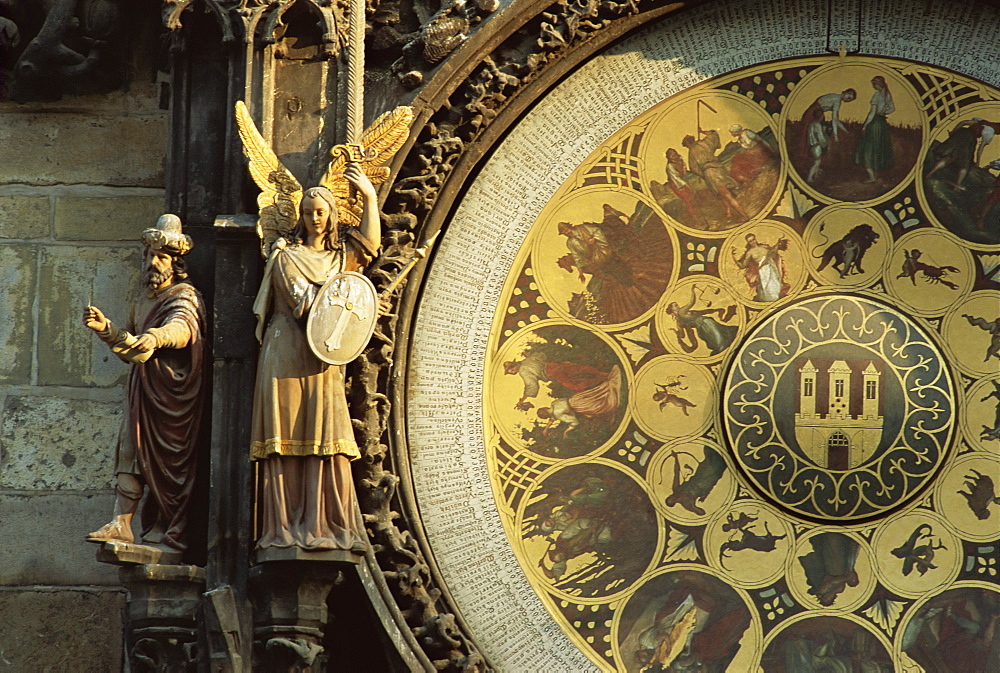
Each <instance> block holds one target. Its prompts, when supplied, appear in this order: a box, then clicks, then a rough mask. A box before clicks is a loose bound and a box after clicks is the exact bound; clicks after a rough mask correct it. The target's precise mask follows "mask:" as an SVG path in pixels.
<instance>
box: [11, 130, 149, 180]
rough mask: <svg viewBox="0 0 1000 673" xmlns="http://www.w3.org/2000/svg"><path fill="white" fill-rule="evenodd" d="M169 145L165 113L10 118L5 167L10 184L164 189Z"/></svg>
mask: <svg viewBox="0 0 1000 673" xmlns="http://www.w3.org/2000/svg"><path fill="white" fill-rule="evenodd" d="M166 144H167V118H166V113H158V114H147V115H130V116H124V117H121V116H119V117H115V116H94V115H86V114H72V113H66V114H59V115H52V114H5V115H4V119H3V123H2V124H0V166H3V177H4V180H5V181H8V182H21V183H26V184H36V185H37V184H56V183H59V184H74V183H80V184H102V185H115V186H138V187H162V186H163V170H164V168H163V167H164V157H165V156H166ZM26 148H31V149H30V151H25V149H26Z"/></svg>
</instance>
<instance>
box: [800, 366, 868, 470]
mask: <svg viewBox="0 0 1000 673" xmlns="http://www.w3.org/2000/svg"><path fill="white" fill-rule="evenodd" d="M796 369H797V371H798V394H797V395H796V398H795V399H796V405H795V439H796V441H797V442H798V444H799V449H800V450H801V451H802V452H803V453H804V454H805V456H806V458H808V459H809V460H810V461H812V462H813V463H815V464H816V465H818V466H820V467H824V468H827V469H830V470H849V469H853V468H855V467H857V466H859V465H861V464H862V463H864V462H865V461H867V460H868V459H869V458H871V457H872V455H873V454H874V453H875V451H876V450H877V449H878V446H879V443H880V442H881V440H882V425H883V410H882V391H883V384H882V371H881V363H878V362H877V361H876V360H854V359H851V360H847V359H844V360H833V359H826V358H803V359H800V360H798V361H797V362H796Z"/></svg>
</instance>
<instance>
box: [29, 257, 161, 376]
mask: <svg viewBox="0 0 1000 673" xmlns="http://www.w3.org/2000/svg"><path fill="white" fill-rule="evenodd" d="M141 248H142V246H141V245H140V244H139V243H135V244H133V245H132V246H130V247H128V248H102V247H76V246H58V247H57V246H50V247H46V248H43V250H42V256H41V270H40V274H41V279H40V288H41V290H40V294H41V300H40V306H39V337H38V338H39V343H38V349H39V351H38V382H39V383H40V384H41V385H64V386H110V385H114V384H116V383H119V382H121V381H122V380H123V377H124V374H125V371H126V368H127V365H125V364H124V363H123V362H121V361H120V360H118V358H116V357H115V356H113V355H112V354H111V351H110V350H108V347H107V346H106V345H105V344H104V343H102V342H101V341H100V340H99V339H98V338H97V337H96V336H95V335H94V334H93V333H91V332H90V330H88V329H87V328H86V327H84V326H83V322H82V318H81V316H82V313H83V307H84V306H86V304H87V302H88V301H90V302H91V303H93V304H94V305H95V306H97V307H98V308H100V309H101V310H102V311H104V313H105V315H107V316H108V318H110V319H111V320H112V322H114V323H115V324H118V325H122V326H124V325H125V323H126V322H127V320H126V319H127V317H128V303H129V299H128V298H129V297H132V296H133V292H134V291H135V287H136V283H137V282H138V277H139V267H140V266H141V264H142V261H141V255H142V249H141Z"/></svg>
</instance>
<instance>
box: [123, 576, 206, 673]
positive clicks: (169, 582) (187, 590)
mask: <svg viewBox="0 0 1000 673" xmlns="http://www.w3.org/2000/svg"><path fill="white" fill-rule="evenodd" d="M119 577H120V578H121V583H122V585H123V586H124V587H125V588H126V589H127V590H128V602H127V609H126V628H125V647H126V650H127V652H128V660H129V666H130V669H131V670H132V671H133V673H140V672H144V671H150V672H152V671H156V673H193V672H194V671H195V670H197V662H198V608H199V606H200V605H201V600H202V593H203V592H204V591H205V571H204V570H203V569H202V568H199V567H198V566H191V565H158V564H145V565H127V566H124V567H122V568H121V570H119Z"/></svg>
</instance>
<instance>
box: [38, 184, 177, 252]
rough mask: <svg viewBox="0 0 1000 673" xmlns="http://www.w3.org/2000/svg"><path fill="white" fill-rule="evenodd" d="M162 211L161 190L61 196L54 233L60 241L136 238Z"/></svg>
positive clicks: (132, 239)
mask: <svg viewBox="0 0 1000 673" xmlns="http://www.w3.org/2000/svg"><path fill="white" fill-rule="evenodd" d="M162 214H163V194H156V195H150V196H106V197H100V196H61V197H59V198H58V199H57V200H56V215H55V234H56V238H57V239H59V240H63V241H138V240H139V237H140V236H141V235H142V230H143V229H146V228H147V227H151V226H153V225H154V224H156V218H158V217H159V216H160V215H162Z"/></svg>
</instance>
